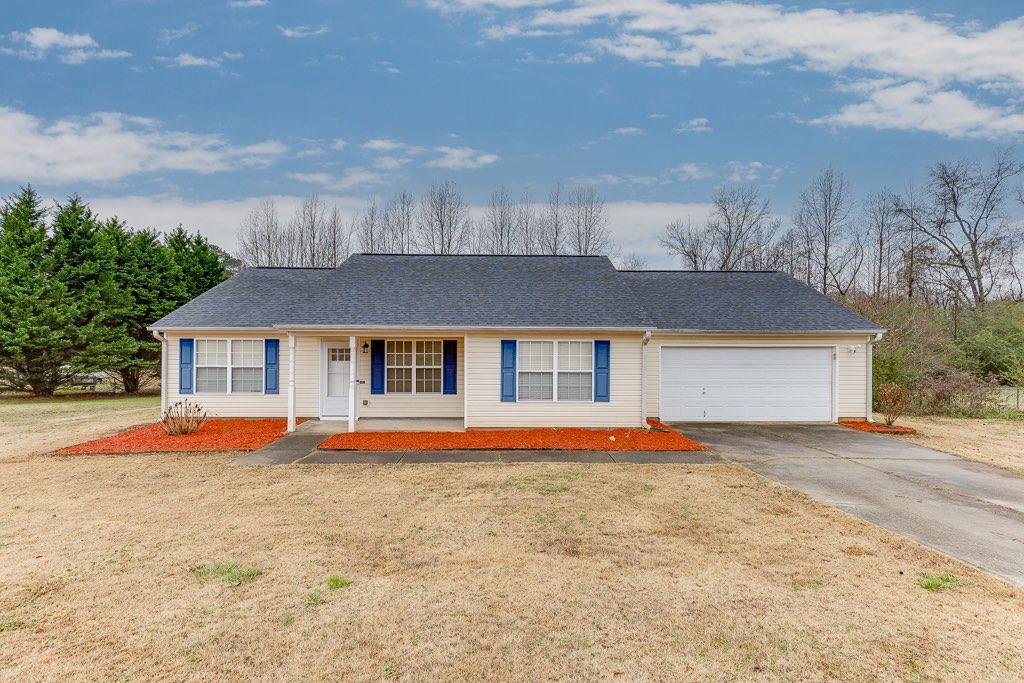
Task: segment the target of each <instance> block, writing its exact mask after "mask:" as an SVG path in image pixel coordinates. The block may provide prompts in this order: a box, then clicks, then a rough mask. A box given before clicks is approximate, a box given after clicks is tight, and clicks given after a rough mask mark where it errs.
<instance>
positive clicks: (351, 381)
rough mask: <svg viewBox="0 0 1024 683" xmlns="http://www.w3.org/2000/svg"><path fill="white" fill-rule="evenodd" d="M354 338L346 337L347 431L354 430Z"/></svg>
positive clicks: (356, 357)
mask: <svg viewBox="0 0 1024 683" xmlns="http://www.w3.org/2000/svg"><path fill="white" fill-rule="evenodd" d="M358 358H359V357H358V356H357V355H356V338H355V337H354V336H350V337H349V338H348V431H349V432H354V431H356V367H357V366H356V361H357V360H358Z"/></svg>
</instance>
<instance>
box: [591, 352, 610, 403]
mask: <svg viewBox="0 0 1024 683" xmlns="http://www.w3.org/2000/svg"><path fill="white" fill-rule="evenodd" d="M611 368H612V343H611V342H610V341H608V340H597V341H595V342H594V401H596V402H598V403H608V402H609V401H610V400H611Z"/></svg>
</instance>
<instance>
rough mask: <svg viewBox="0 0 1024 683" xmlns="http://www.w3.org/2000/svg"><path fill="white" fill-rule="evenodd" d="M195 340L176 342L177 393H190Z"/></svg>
mask: <svg viewBox="0 0 1024 683" xmlns="http://www.w3.org/2000/svg"><path fill="white" fill-rule="evenodd" d="M195 345H196V340H195V339H179V340H178V393H179V394H191V393H192V368H193V367H194V362H195V361H194V358H195V356H194V351H195Z"/></svg>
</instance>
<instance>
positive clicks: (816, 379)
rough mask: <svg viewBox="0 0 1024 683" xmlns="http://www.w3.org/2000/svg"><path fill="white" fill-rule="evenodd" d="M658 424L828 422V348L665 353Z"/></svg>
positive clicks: (672, 349) (677, 350)
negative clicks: (661, 420)
mask: <svg viewBox="0 0 1024 683" xmlns="http://www.w3.org/2000/svg"><path fill="white" fill-rule="evenodd" d="M661 360H662V371H661V377H662V382H661V392H662V395H661V412H662V416H661V418H662V419H663V420H678V421H684V422H692V421H708V422H712V421H713V422H792V421H800V422H804V421H806V422H813V421H823V422H827V421H830V420H831V419H832V351H831V349H830V348H813V347H803V348H801V347H775V348H752V347H743V348H724V347H719V348H713V347H707V348H705V347H663V348H662V353H661Z"/></svg>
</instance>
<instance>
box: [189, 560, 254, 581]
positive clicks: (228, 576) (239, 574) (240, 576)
mask: <svg viewBox="0 0 1024 683" xmlns="http://www.w3.org/2000/svg"><path fill="white" fill-rule="evenodd" d="M192 573H193V574H195V575H196V576H198V577H199V578H200V579H203V580H207V579H224V581H225V582H226V583H227V584H228V585H229V586H240V585H241V584H243V583H245V582H246V581H252V580H253V579H255V578H256V577H257V576H259V575H260V574H262V573H263V570H262V569H260V568H259V567H242V566H241V565H239V564H238V563H237V562H232V563H231V564H204V565H203V566H201V567H196V568H195V569H193V570H192Z"/></svg>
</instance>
